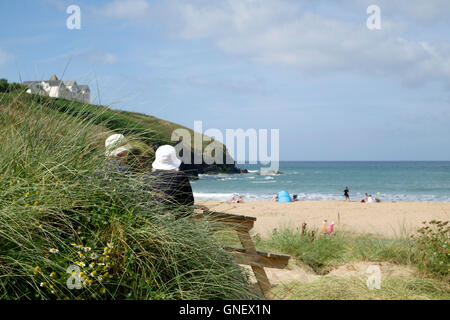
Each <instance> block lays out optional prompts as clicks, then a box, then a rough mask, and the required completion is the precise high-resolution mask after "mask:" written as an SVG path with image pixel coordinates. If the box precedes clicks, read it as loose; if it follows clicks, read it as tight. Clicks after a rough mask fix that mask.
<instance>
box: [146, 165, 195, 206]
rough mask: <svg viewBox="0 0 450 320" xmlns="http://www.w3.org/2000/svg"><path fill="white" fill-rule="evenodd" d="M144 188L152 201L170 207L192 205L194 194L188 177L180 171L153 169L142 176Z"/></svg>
mask: <svg viewBox="0 0 450 320" xmlns="http://www.w3.org/2000/svg"><path fill="white" fill-rule="evenodd" d="M143 180H144V189H145V190H147V191H150V192H151V197H152V200H153V201H156V202H158V203H161V204H165V205H168V206H170V207H172V208H180V207H192V206H193V205H194V195H193V193H192V188H191V184H190V182H189V178H188V177H187V175H186V174H185V173H184V172H182V171H175V170H169V171H166V170H155V171H153V172H152V173H149V174H146V175H145V176H144V177H143Z"/></svg>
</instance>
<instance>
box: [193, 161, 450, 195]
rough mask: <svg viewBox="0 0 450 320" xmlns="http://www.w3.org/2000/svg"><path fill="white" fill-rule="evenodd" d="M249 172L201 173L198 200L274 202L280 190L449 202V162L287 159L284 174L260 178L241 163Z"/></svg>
mask: <svg viewBox="0 0 450 320" xmlns="http://www.w3.org/2000/svg"><path fill="white" fill-rule="evenodd" d="M236 166H237V167H239V168H245V169H247V170H249V173H246V174H231V175H230V174H214V175H208V174H204V175H200V176H199V179H198V180H195V181H192V182H191V185H192V189H193V192H194V198H195V200H221V201H222V200H230V199H231V197H232V196H233V195H238V194H239V195H241V196H242V197H243V199H244V201H245V200H247V201H261V200H270V199H272V198H273V196H274V195H276V194H278V192H279V191H281V190H286V191H288V192H289V193H290V194H291V195H293V194H296V195H297V197H298V199H299V200H343V199H345V198H344V189H345V188H346V187H348V188H349V190H350V193H349V194H350V199H351V200H360V199H361V198H363V197H364V193H368V194H371V195H372V196H374V197H375V198H379V199H380V200H381V201H394V202H397V201H445V202H448V201H450V161H419V162H416V161H395V162H389V161H337V162H334V161H329V162H328V161H311V162H306V161H286V162H280V164H279V171H280V174H269V175H260V168H261V167H265V166H262V165H258V164H241V165H239V164H237V165H236Z"/></svg>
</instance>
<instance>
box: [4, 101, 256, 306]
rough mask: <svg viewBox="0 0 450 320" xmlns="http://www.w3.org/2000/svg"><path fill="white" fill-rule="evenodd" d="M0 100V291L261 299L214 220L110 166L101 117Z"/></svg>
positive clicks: (39, 295) (29, 295)
mask: <svg viewBox="0 0 450 320" xmlns="http://www.w3.org/2000/svg"><path fill="white" fill-rule="evenodd" d="M58 103H63V102H61V101H59V102H58ZM68 103H69V102H68ZM0 106H1V109H0V154H1V157H0V186H1V187H0V299H251V298H254V297H255V296H254V294H253V293H251V289H250V286H249V283H248V281H247V275H246V274H244V273H243V271H242V269H241V268H240V267H238V266H236V265H235V264H234V263H232V261H231V258H230V256H229V255H228V254H227V253H226V252H224V251H223V250H222V249H221V247H220V244H219V243H218V242H217V241H216V239H215V238H214V237H213V236H211V235H210V232H209V227H210V226H209V225H207V224H205V223H201V222H198V223H193V222H192V220H190V219H189V218H186V219H179V220H175V219H173V212H171V211H168V210H167V209H166V208H164V207H162V206H159V205H157V204H155V203H149V202H148V201H146V199H148V198H150V197H151V196H152V195H151V194H150V193H145V192H143V191H142V189H141V188H140V184H139V183H140V181H141V180H140V179H139V174H136V175H133V176H130V175H127V176H126V177H123V176H121V175H116V174H114V173H111V172H107V171H105V170H104V168H105V159H104V147H103V143H104V139H105V138H106V137H107V136H108V135H109V134H111V128H110V127H108V126H107V125H104V124H105V123H104V122H103V121H102V120H101V119H100V120H99V118H98V117H94V116H93V115H92V114H91V116H90V117H87V118H86V117H85V118H83V117H74V116H73V114H67V113H64V112H60V111H61V110H57V109H52V108H49V107H48V106H46V105H45V104H44V105H43V104H40V103H38V102H36V101H34V100H32V99H31V100H30V98H29V96H28V95H26V94H25V93H16V94H11V93H8V94H0ZM80 108H81V106H80ZM77 112H79V114H83V110H82V109H80V110H78V111H77ZM150 135H151V132H148V133H146V137H150ZM139 138H140V137H139V136H130V139H139ZM182 209H183V208H182ZM77 268H78V271H81V272H82V273H80V275H81V277H80V278H74V277H72V276H73V274H72V272H75V274H77V272H78V271H76V269H77ZM68 279H71V281H72V282H71V284H72V285H73V284H77V281H78V284H80V283H79V282H80V280H81V282H82V283H81V284H82V285H81V288H80V289H77V288H73V286H72V287H70V286H69V285H68V282H67V281H68Z"/></svg>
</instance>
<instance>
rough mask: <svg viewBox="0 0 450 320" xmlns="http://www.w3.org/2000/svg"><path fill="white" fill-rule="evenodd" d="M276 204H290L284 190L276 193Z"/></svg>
mask: <svg viewBox="0 0 450 320" xmlns="http://www.w3.org/2000/svg"><path fill="white" fill-rule="evenodd" d="M278 202H292V199H291V196H290V195H289V192H287V191H286V190H282V191H280V192H278Z"/></svg>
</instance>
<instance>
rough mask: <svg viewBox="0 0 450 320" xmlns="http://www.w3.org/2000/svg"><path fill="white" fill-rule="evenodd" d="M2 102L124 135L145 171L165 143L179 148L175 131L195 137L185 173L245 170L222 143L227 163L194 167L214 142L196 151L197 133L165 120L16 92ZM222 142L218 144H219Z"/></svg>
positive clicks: (2, 96) (190, 143)
mask: <svg viewBox="0 0 450 320" xmlns="http://www.w3.org/2000/svg"><path fill="white" fill-rule="evenodd" d="M0 101H3V102H4V103H5V102H6V101H12V102H13V103H14V104H16V105H22V104H33V105H36V106H44V107H45V108H47V109H48V111H49V112H50V111H57V112H60V113H64V114H70V115H71V116H73V117H76V118H79V119H84V120H89V121H93V122H94V123H95V124H97V125H99V126H100V127H101V128H99V130H100V131H104V132H105V133H109V134H112V133H123V134H124V135H126V136H127V137H130V138H131V139H130V140H131V143H132V145H133V146H134V147H135V149H136V150H137V152H138V153H139V155H140V159H141V161H140V165H141V166H142V167H144V168H150V167H151V162H152V161H153V158H154V152H155V151H156V149H157V148H158V147H159V146H161V145H164V144H170V145H174V146H175V145H176V144H178V141H171V135H172V132H173V131H174V130H175V129H185V130H187V131H188V132H189V133H190V135H191V141H187V142H186V145H187V146H188V148H189V149H190V150H191V164H184V163H183V164H182V167H181V170H183V171H186V172H188V173H190V175H192V176H197V175H198V174H199V173H218V172H220V173H240V172H241V170H240V169H238V168H236V166H235V165H234V164H226V157H230V155H229V154H228V151H227V150H226V147H225V146H223V144H221V143H219V145H220V146H221V147H222V148H225V149H224V150H225V152H224V160H223V163H224V164H206V163H205V161H203V163H202V164H193V163H194V161H193V159H194V155H195V154H196V153H199V152H203V150H204V148H205V147H206V146H207V145H208V144H210V143H211V141H206V142H205V141H203V145H202V150H196V149H194V147H193V145H194V144H193V140H194V132H193V130H191V129H189V128H186V127H183V126H181V125H178V124H176V123H173V122H170V121H166V120H162V119H159V118H156V117H153V116H149V115H145V114H141V113H134V112H128V111H121V110H113V109H110V108H108V107H106V106H100V105H93V104H82V103H79V102H75V101H68V100H65V99H58V98H50V97H43V96H37V95H29V94H24V93H20V91H18V90H16V91H14V92H3V93H1V92H0ZM217 143H218V142H217ZM244 172H245V170H244Z"/></svg>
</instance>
